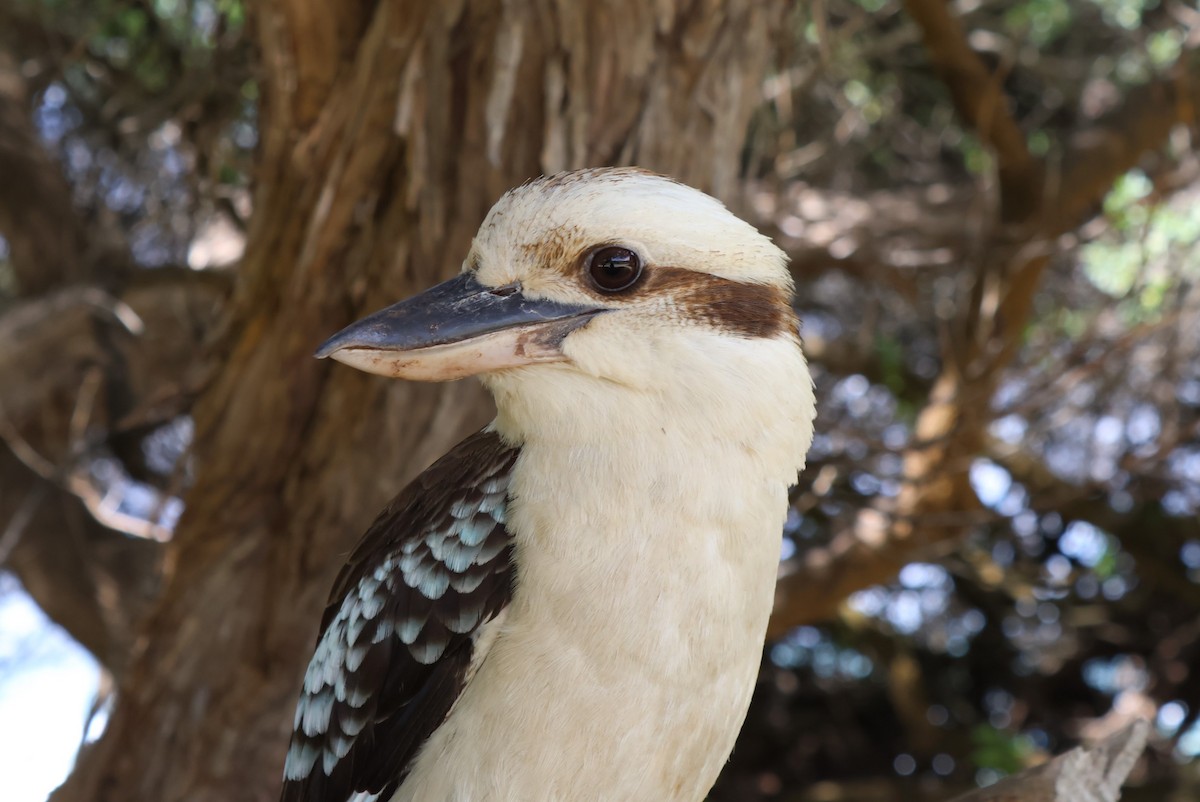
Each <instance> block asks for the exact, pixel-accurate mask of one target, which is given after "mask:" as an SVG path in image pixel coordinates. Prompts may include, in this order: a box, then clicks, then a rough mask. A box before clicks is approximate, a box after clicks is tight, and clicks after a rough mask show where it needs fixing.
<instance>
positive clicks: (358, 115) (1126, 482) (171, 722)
mask: <svg viewBox="0 0 1200 802" xmlns="http://www.w3.org/2000/svg"><path fill="white" fill-rule="evenodd" d="M597 6H598V4H596V5H593V4H581V3H565V2H564V3H555V2H549V0H545V1H544V2H539V1H538V0H515V1H514V2H509V3H504V4H496V3H482V2H478V3H477V2H468V3H450V4H445V3H417V2H377V3H365V2H364V3H352V4H349V5H343V4H328V3H318V2H314V1H313V0H302V1H301V2H291V3H278V2H273V1H272V2H264V3H260V4H257V5H255V6H254V7H253V8H247V7H243V6H242V5H241V4H240V3H238V2H235V1H234V0H219V1H218V0H191V2H166V0H160V1H156V2H142V0H104V2H88V3H83V2H77V0H53V2H51V1H50V0H10V2H9V3H8V4H6V5H4V6H0V235H3V238H4V239H3V243H4V245H3V249H2V250H0V293H3V295H2V296H0V334H3V336H2V337H0V343H3V345H0V374H2V375H3V377H4V378H3V381H0V413H2V414H0V435H2V437H3V446H0V488H2V492H0V562H2V563H3V564H5V565H6V566H7V567H8V568H9V569H10V570H11V571H12V572H13V574H14V575H15V576H16V577H17V578H19V580H20V582H21V584H22V585H23V586H24V588H25V590H26V591H27V592H29V593H30V594H31V595H32V596H33V597H34V598H35V599H36V600H37V601H38V603H39V604H40V605H41V606H42V608H43V609H44V610H45V611H46V612H47V614H49V615H50V616H51V617H52V618H53V619H54V620H55V621H56V622H58V623H59V624H61V625H62V626H63V627H65V628H66V629H67V630H68V631H69V632H70V633H71V634H72V636H73V637H75V638H76V640H78V641H79V642H80V643H81V644H82V645H84V646H85V647H86V648H87V649H88V650H89V651H91V652H92V653H93V654H94V655H96V657H97V659H98V660H99V661H100V662H101V663H102V664H103V666H104V668H105V671H106V672H107V674H108V675H109V676H110V677H111V678H112V681H113V686H114V687H115V689H116V690H115V696H114V699H115V704H114V708H113V712H112V715H111V717H110V719H109V721H108V725H107V729H106V732H105V734H104V736H103V737H102V738H101V740H100V741H99V742H98V743H96V744H94V745H92V746H90V747H89V748H88V749H86V750H85V751H84V753H83V755H82V756H81V760H80V763H79V767H78V769H77V770H76V771H75V773H74V774H73V775H72V777H71V778H70V780H69V781H68V783H67V784H66V785H65V786H64V787H63V788H62V789H61V790H60V791H59V793H58V794H57V798H59V799H62V800H74V799H80V800H84V799H86V800H91V799H107V800H114V801H115V800H137V799H146V798H153V799H162V800H170V799H189V800H190V799H201V800H202V799H222V800H225V799H246V800H250V799H255V800H257V799H270V798H272V797H273V796H274V795H275V789H276V783H277V778H278V773H279V768H280V766H281V764H282V754H283V750H284V745H285V743H286V739H287V734H288V731H289V728H290V723H291V707H292V704H293V702H294V696H295V692H296V688H297V686H298V683H299V678H300V676H301V673H302V669H303V664H304V661H305V660H306V659H307V656H308V653H309V650H310V648H311V643H312V638H313V633H314V631H315V625H316V621H317V617H318V615H319V610H320V608H321V606H322V604H323V601H324V596H325V593H326V591H327V589H328V586H329V582H330V580H331V577H332V573H333V572H334V571H335V570H336V568H337V567H338V565H339V562H340V558H339V555H340V554H342V553H344V552H345V551H346V550H347V549H348V548H349V547H350V545H351V544H352V543H353V541H354V539H355V538H356V537H357V535H358V533H359V532H361V531H362V530H363V529H364V527H365V526H366V524H367V523H368V521H369V519H370V518H371V517H372V516H373V515H374V513H375V512H376V511H377V509H378V508H379V507H380V506H381V505H382V504H383V503H384V501H385V500H386V499H387V498H388V497H389V496H390V495H391V494H392V493H393V492H394V491H395V489H396V488H398V487H399V486H400V485H401V484H402V483H403V482H404V481H406V480H407V479H408V478H409V477H411V476H412V475H413V474H415V473H416V472H417V471H418V470H420V469H421V468H422V467H423V466H424V465H426V464H428V462H430V461H431V460H432V459H433V458H434V457H436V456H437V455H438V454H440V453H441V452H442V451H443V450H444V449H445V448H446V447H447V446H448V445H449V444H450V443H452V442H453V441H454V440H455V439H457V438H458V437H459V436H461V435H463V434H464V433H466V432H467V431H469V430H471V429H473V428H475V427H477V426H478V425H480V424H481V423H482V422H483V421H485V420H486V419H487V418H488V415H489V407H488V402H487V400H486V399H485V398H484V396H483V394H482V393H481V392H480V391H479V389H478V387H477V386H476V385H474V384H473V383H458V384H453V385H448V386H444V387H427V386H416V385H409V384H403V383H394V382H391V383H390V382H382V381H378V380H375V379H372V378H370V377H366V376H359V375H356V374H353V373H351V372H349V371H336V372H334V371H331V370H330V368H329V367H328V366H326V365H323V364H320V363H317V362H315V361H314V360H312V359H311V351H312V348H313V346H314V344H315V343H316V342H317V341H319V340H320V339H321V338H322V335H323V333H328V332H332V331H334V330H336V329H337V328H339V327H340V326H341V325H343V324H344V323H346V322H348V321H349V320H351V319H353V318H354V317H356V316H358V315H360V314H362V313H364V312H366V311H369V310H372V309H375V308H378V307H380V306H382V305H384V304H386V303H388V302H390V301H392V300H395V299H396V298H399V297H403V296H405V295H408V294H409V293H411V292H413V291H415V290H417V289H419V288H421V287H424V286H427V285H429V284H431V283H433V282H435V281H437V280H439V279H441V278H444V277H446V276H448V275H450V274H451V273H453V272H455V271H456V270H457V269H458V266H459V263H460V261H461V258H462V256H463V254H465V252H466V246H467V243H468V242H469V238H470V236H471V234H472V233H473V232H474V230H475V228H476V226H477V225H478V222H479V221H480V220H481V219H482V217H483V214H484V213H485V212H486V210H487V208H488V207H489V206H490V205H491V204H492V202H493V201H494V200H495V198H496V197H498V195H499V194H500V193H501V192H502V191H503V190H505V189H507V188H508V187H510V186H512V185H514V184H516V183H519V182H521V181H523V180H525V179H526V178H529V177H531V176H533V175H536V174H538V173H542V172H552V171H556V170H559V169H566V168H571V167H579V166H585V165H592V164H625V163H636V164H640V165H642V166H646V167H649V168H652V169H656V170H660V171H663V172H667V173H670V174H672V175H675V176H677V177H679V178H680V179H682V180H684V181H687V182H688V183H692V184H695V185H697V186H700V187H702V188H704V189H706V190H708V191H711V192H714V193H715V194H717V195H718V196H720V197H722V198H723V199H724V200H726V202H727V203H729V204H730V205H731V206H733V207H734V208H736V209H738V210H739V211H740V212H741V213H743V214H744V215H746V216H747V217H749V218H750V219H752V220H754V221H755V222H756V223H758V224H759V225H760V226H762V227H764V229H766V230H768V231H770V232H771V233H772V234H774V235H775V236H776V237H777V239H778V240H779V241H780V242H781V244H783V245H784V246H785V247H786V248H787V249H788V250H789V251H790V252H791V254H792V256H793V260H794V261H793V266H794V272H795V273H796V276H797V279H798V282H799V293H798V309H799V310H800V312H801V316H802V318H803V320H804V326H805V329H804V334H805V342H806V347H807V350H808V352H809V354H810V355H811V357H812V361H813V365H814V372H815V374H816V377H817V383H818V392H819V394H820V410H821V411H820V419H819V430H820V436H819V437H818V440H817V443H816V444H815V446H814V450H813V453H812V455H811V457H810V468H809V469H808V470H807V471H806V474H805V476H804V477H803V481H802V482H801V483H800V485H799V487H798V488H797V491H796V495H795V498H794V515H793V517H792V519H791V521H790V522H789V528H788V531H787V533H786V534H787V539H786V542H785V559H784V562H783V565H782V572H783V573H782V576H783V578H782V580H781V585H780V596H779V605H778V610H777V614H776V618H775V621H774V622H773V633H772V634H773V636H774V638H776V641H775V642H774V643H773V644H771V645H770V646H769V648H768V650H767V654H766V657H765V659H764V666H763V681H762V684H761V686H760V689H759V693H758V696H757V698H756V705H755V708H754V710H753V711H752V714H751V719H750V722H749V723H748V725H747V729H746V732H745V735H744V737H743V739H742V742H741V743H740V744H739V748H738V750H737V752H736V753H735V758H734V761H733V763H732V764H731V766H730V768H729V770H728V771H727V772H726V775H725V777H724V778H723V780H722V783H721V785H720V786H719V787H718V789H717V791H715V792H714V796H715V798H721V799H731V800H732V799H738V800H744V799H759V798H762V799H775V798H787V799H803V798H811V799H817V798H820V799H840V798H844V799H869V798H881V799H882V798H896V797H897V796H898V795H901V794H902V795H903V796H904V798H918V796H919V795H922V794H924V795H926V797H927V798H931V799H933V798H945V797H946V796H947V795H948V792H949V790H950V789H952V788H956V787H964V788H965V787H969V786H970V785H973V784H974V783H976V782H981V781H983V782H986V781H988V780H990V779H992V778H994V777H996V776H999V775H1000V774H1001V773H1004V772H1009V771H1013V770H1016V769H1018V768H1020V767H1021V766H1022V765H1024V764H1026V763H1028V762H1030V761H1032V760H1036V759H1037V756H1038V755H1039V754H1044V753H1046V752H1053V751H1060V750H1061V749H1062V748H1063V747H1064V746H1065V745H1067V744H1069V743H1072V742H1074V741H1075V740H1078V739H1079V738H1081V737H1090V736H1098V735H1102V734H1104V733H1106V732H1110V731H1112V729H1113V728H1115V727H1116V726H1119V724H1120V723H1121V722H1122V721H1124V720H1127V719H1128V718H1130V717H1132V716H1137V715H1148V716H1150V717H1154V718H1156V722H1157V724H1158V729H1157V738H1156V740H1155V744H1154V746H1153V748H1152V750H1151V753H1150V755H1149V757H1148V758H1147V759H1146V760H1145V761H1144V762H1143V764H1142V766H1141V767H1140V769H1139V773H1138V775H1137V778H1136V779H1137V780H1138V782H1139V783H1140V785H1141V787H1142V788H1144V789H1145V791H1144V792H1145V793H1146V794H1147V798H1154V799H1162V798H1164V794H1165V793H1167V791H1166V790H1164V789H1186V788H1187V787H1188V785H1189V784H1195V783H1196V782H1197V781H1198V778H1197V776H1196V771H1195V768H1194V765H1195V764H1194V760H1191V758H1194V756H1195V754H1196V753H1197V752H1200V729H1197V728H1196V726H1195V723H1196V717H1197V711H1200V677H1197V676H1196V672H1194V671H1193V670H1192V669H1191V666H1192V665H1195V664H1197V663H1198V662H1200V641H1198V638H1200V627H1198V626H1197V625H1196V621H1197V620H1198V616H1197V613H1198V612H1200V528H1198V527H1197V525H1196V522H1195V512H1196V507H1197V505H1200V446H1197V437H1196V434H1197V428H1198V427H1200V424H1198V423H1197V421H1198V420H1200V417H1198V416H1197V408H1198V407H1200V367H1197V366H1198V365H1200V359H1198V358H1197V357H1198V356H1200V353H1198V352H1200V318H1198V317H1197V314H1196V306H1197V303H1198V302H1200V298H1198V294H1197V291H1196V289H1195V279H1196V275H1197V270H1198V266H1200V263H1198V262H1197V257H1196V256H1195V252H1194V245H1195V243H1196V240H1197V238H1198V235H1200V214H1198V213H1197V211H1196V209H1198V208H1200V205H1198V204H1197V203H1196V197H1197V194H1198V190H1197V187H1200V184H1198V183H1197V177H1198V174H1197V162H1196V159H1195V155H1194V153H1193V148H1192V146H1191V137H1192V136H1193V135H1194V133H1195V116H1194V109H1195V108H1196V103H1197V101H1198V100H1200V97H1197V95H1198V94H1200V91H1198V90H1197V87H1198V86H1200V69H1198V67H1200V64H1198V63H1197V58H1196V56H1195V54H1194V52H1193V50H1192V48H1193V47H1194V45H1195V43H1196V42H1197V41H1198V40H1200V14H1197V12H1196V11H1195V10H1194V9H1192V8H1190V7H1188V6H1186V5H1184V4H1182V3H1177V2H1153V0H1149V1H1148V2H1141V0H1125V1H1124V2H1116V0H1106V1H1105V2H1087V3H1084V2H1065V0H1059V1H1057V2H1056V0H1029V2H1022V3H1016V4H1013V3H999V2H981V3H980V2H977V3H965V4H957V5H955V6H950V5H947V4H946V3H944V2H941V0H909V2H907V3H904V4H900V3H898V2H891V1H890V0H870V1H869V2H868V1H867V0H863V1H862V2H849V0H839V1H838V2H825V3H820V4H811V5H810V4H806V3H805V4H796V5H795V6H791V5H789V4H786V3H783V2H776V3H758V2H750V0H746V2H736V3H720V4H716V3H714V4H691V5H684V4H678V5H676V4H672V3H665V4H656V5H652V6H648V5H647V4H644V3H634V2H624V0H622V2H619V3H616V4H610V5H609V6H606V7H605V8H603V9H601V8H599V7H597ZM247 12H249V15H248V16H247ZM193 268H206V269H193ZM181 509H182V510H183V513H182V516H181V517H180V514H179V513H180V510H181ZM176 522H177V523H176ZM1188 761H1191V762H1188ZM816 783H822V784H821V785H816V786H814V784H816ZM804 789H810V790H804ZM1178 792H1179V793H1180V794H1181V795H1182V794H1185V793H1186V790H1179V791H1178ZM839 794H840V796H839ZM872 794H874V796H872ZM1181 798H1182V796H1181Z"/></svg>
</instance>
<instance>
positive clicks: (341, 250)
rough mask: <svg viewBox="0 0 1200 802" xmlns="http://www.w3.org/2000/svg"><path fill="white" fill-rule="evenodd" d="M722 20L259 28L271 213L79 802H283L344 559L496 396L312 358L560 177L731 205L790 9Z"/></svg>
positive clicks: (257, 241) (389, 18)
mask: <svg viewBox="0 0 1200 802" xmlns="http://www.w3.org/2000/svg"><path fill="white" fill-rule="evenodd" d="M693 5H697V4H693ZM698 5H699V6H702V7H693V6H688V7H686V8H685V7H683V6H682V5H680V6H677V5H675V4H673V3H657V4H652V5H651V4H646V3H641V2H634V1H633V0H623V1H622V2H616V3H611V4H608V5H606V6H605V7H604V8H603V10H601V9H600V8H599V7H597V6H594V5H593V4H580V3H574V2H566V0H561V1H560V2H555V1H554V0H513V1H512V2H507V3H504V4H492V3H461V2H459V3H454V2H451V3H416V2H380V3H378V4H375V3H350V4H332V3H321V2H316V0H274V2H265V3H263V4H260V5H259V6H258V7H257V11H256V18H255V19H254V29H255V32H256V36H257V38H258V41H259V45H260V49H261V58H262V79H261V80H262V94H263V97H264V103H263V107H262V110H261V122H260V137H261V143H262V144H261V154H260V161H259V166H258V170H257V173H256V174H257V182H258V183H257V186H256V191H255V193H256V194H255V204H254V208H255V213H254V216H253V218H252V221H251V227H250V231H249V237H248V243H247V249H246V254H245V257H244V259H243V263H242V266H241V269H240V272H239V276H238V286H237V289H236V291H235V296H234V302H233V310H232V313H231V320H230V326H229V331H230V332H231V334H230V335H229V337H228V338H227V339H226V341H225V342H224V343H223V346H222V353H223V363H222V367H221V368H220V370H219V373H218V375H217V376H216V377H215V379H214V380H213V382H212V383H211V385H209V386H208V388H207V389H206V391H205V392H204V394H203V395H202V397H201V398H200V400H199V402H198V404H197V406H196V409H195V419H196V442H197V458H198V465H199V470H198V473H197V477H196V483H195V485H194V487H193V488H192V490H191V491H190V492H189V494H188V496H187V512H186V513H185V515H184V518H183V519H182V521H181V522H180V524H179V527H178V529H177V531H176V534H175V538H174V540H173V541H172V542H171V544H170V546H169V549H168V554H167V559H166V565H167V567H166V572H165V573H166V577H165V588H164V591H163V593H162V596H161V600H160V602H159V604H158V605H157V607H156V609H155V610H154V612H153V614H152V615H151V617H150V619H149V620H148V622H147V624H146V625H145V627H144V628H143V630H142V632H141V638H140V639H139V643H140V644H141V648H140V649H139V650H138V651H137V652H136V653H135V654H134V656H133V659H132V664H131V667H130V670H129V671H128V673H127V676H126V678H125V680H124V681H123V682H122V684H121V686H120V690H119V692H118V703H117V707H116V709H115V711H114V713H113V715H112V718H111V720H110V723H109V726H108V730H107V732H106V733H105V735H104V737H103V738H102V739H101V741H100V742H99V743H98V744H96V745H95V746H94V747H92V748H91V749H89V750H88V751H87V752H85V753H84V754H83V755H82V756H81V759H80V762H79V764H78V767H77V770H76V771H75V773H74V774H73V775H72V776H71V778H69V780H68V781H67V783H66V784H65V785H64V786H63V788H61V789H60V790H59V791H58V792H57V793H56V796H55V799H57V800H59V802H63V801H64V800H112V801H113V802H116V801H117V800H131V801H132V800H145V799H155V800H163V801H164V802H165V801H167V800H183V799H187V800H198V801H201V802H202V801H203V800H267V799H272V798H274V796H275V795H276V793H277V787H278V777H279V775H280V770H281V766H282V760H283V753H284V749H285V746H286V741H287V737H288V733H289V730H290V727H291V711H292V709H293V704H294V700H295V696H296V693H297V691H298V687H299V682H300V677H301V675H302V672H303V668H304V664H305V662H306V660H307V658H308V656H309V653H310V650H311V648H312V645H313V638H314V635H315V631H316V626H317V621H318V617H319V613H320V610H321V608H322V606H323V604H324V600H325V595H326V592H327V590H328V587H329V583H330V581H331V579H332V575H333V573H334V572H335V571H336V569H337V567H338V566H339V564H340V562H341V559H342V555H344V554H345V552H346V551H347V550H348V549H349V548H350V546H351V545H352V544H353V542H354V540H355V539H356V538H357V536H358V534H359V533H360V532H362V531H363V529H364V528H365V527H366V525H367V524H368V522H369V521H370V519H371V518H372V517H373V516H374V514H375V513H376V512H377V510H378V509H379V508H380V507H381V506H382V504H383V503H384V502H385V501H386V499H387V497H388V496H390V495H391V494H392V493H394V492H395V491H396V490H397V489H398V488H399V487H400V486H401V484H402V483H403V482H405V481H407V480H408V479H409V478H410V477H411V476H412V475H414V474H415V473H416V472H417V471H418V470H420V469H421V468H422V467H424V466H425V465H427V464H428V463H429V462H430V461H432V459H434V458H435V457H436V456H438V455H439V454H440V453H441V452H442V451H443V450H445V449H446V448H447V447H448V446H449V445H450V444H451V443H452V442H453V441H454V440H455V439H456V438H458V437H460V436H461V435H463V434H464V433H466V432H467V431H469V430H470V429H472V428H475V427H478V426H479V425H481V424H482V423H483V422H484V421H485V420H486V419H487V418H488V416H489V409H490V405H489V404H488V402H487V401H486V400H485V398H484V396H483V394H482V392H481V391H480V389H479V388H478V387H477V386H476V385H475V384H474V383H456V384H452V385H447V386H438V387H433V386H420V385H413V384H407V383H389V382H385V381H382V380H380V379H377V378H371V377H367V376H363V375H361V374H356V373H353V372H351V371H347V370H344V369H337V368H333V367H331V366H329V365H327V364H321V363H317V362H316V361H314V360H313V359H312V358H311V353H312V349H313V348H314V346H315V345H316V344H317V343H318V342H319V341H320V340H321V339H322V338H323V336H325V335H327V334H329V333H332V332H333V331H335V330H337V329H338V328H339V327H341V326H342V325H344V324H345V323H347V322H349V321H350V320H351V319H353V318H355V317H356V316H358V315H360V314H362V313H365V312H367V311H370V310H373V309H376V308H378V307H380V306H382V305H384V304H386V303H389V302H391V301H393V300H395V299H398V298H400V297H403V296H406V295H408V294H410V293H412V292H414V291H416V290H418V289H420V288H422V287H425V286H428V285H430V284H433V283H434V282H436V281H438V280H440V279H443V278H445V277H447V276H449V275H451V274H452V273H454V272H456V271H457V270H458V268H459V265H460V264H461V260H462V258H463V256H464V255H465V253H466V250H467V246H468V243H469V241H470V237H471V235H472V234H473V233H474V230H475V228H476V227H477V225H478V223H479V222H480V220H481V219H482V218H483V215H484V214H485V212H486V211H487V209H488V207H489V206H490V205H491V204H492V203H493V202H494V201H495V199H496V198H497V197H498V196H499V195H500V194H501V192H502V191H504V190H505V189H507V188H509V187H511V186H513V185H515V184H517V183H520V182H521V181H523V180H525V179H527V178H529V177H531V176H534V175H536V174H538V173H542V172H552V171H556V170H560V169H565V168H571V167H580V166H585V165H593V164H617V163H637V164H640V165H643V166H645V167H649V168H651V169H656V170H660V171H664V172H669V173H671V174H672V175H675V176H676V177H678V178H680V179H682V180H684V181H687V182H689V183H692V184H695V185H697V186H700V187H702V188H705V189H708V190H710V191H714V192H716V193H717V194H720V195H724V196H725V197H730V196H731V195H732V191H733V189H734V179H735V177H736V172H737V160H738V156H739V152H740V148H741V146H742V143H743V138H744V132H745V130H746V126H747V122H748V119H749V115H750V113H751V111H752V109H753V107H754V106H755V104H756V102H757V98H758V96H759V85H760V83H761V80H762V78H763V76H764V73H765V71H766V69H767V66H768V59H769V58H770V57H771V54H772V52H773V51H774V49H775V36H776V34H777V33H778V32H781V30H782V28H781V22H782V17H783V15H784V13H785V10H786V8H785V6H784V4H782V3H780V2H771V3H759V2H752V1H751V0H742V1H741V2H733V3H712V2H709V3H701V4H698Z"/></svg>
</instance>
